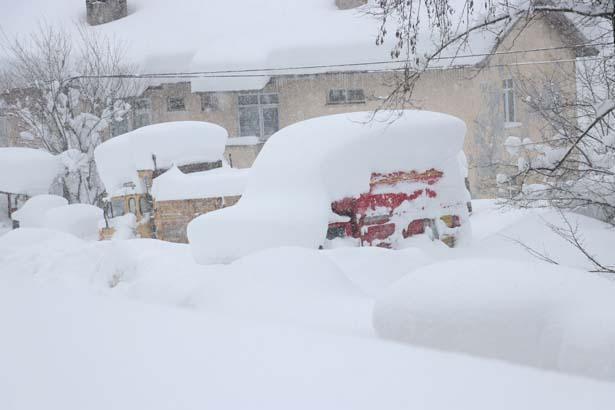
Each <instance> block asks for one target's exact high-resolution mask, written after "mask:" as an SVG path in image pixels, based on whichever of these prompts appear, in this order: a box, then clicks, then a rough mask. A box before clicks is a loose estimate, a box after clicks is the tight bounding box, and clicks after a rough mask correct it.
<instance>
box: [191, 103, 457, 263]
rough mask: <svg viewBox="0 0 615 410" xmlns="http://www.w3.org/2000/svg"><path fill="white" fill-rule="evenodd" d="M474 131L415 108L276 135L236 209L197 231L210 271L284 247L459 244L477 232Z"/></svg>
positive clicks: (198, 222) (196, 250)
mask: <svg viewBox="0 0 615 410" xmlns="http://www.w3.org/2000/svg"><path fill="white" fill-rule="evenodd" d="M465 132H466V126H465V123H464V122H463V121H461V120H460V119H458V118H455V117H452V116H450V115H446V114H441V113H434V112H428V111H416V110H406V111H402V112H385V111H381V112H379V113H378V114H377V115H375V116H374V114H373V113H372V112H359V113H353V114H339V115H332V116H325V117H319V118H314V119H310V120H307V121H303V122H300V123H296V124H293V125H291V126H289V127H286V128H284V129H282V130H280V131H278V132H277V133H276V134H274V135H273V136H272V137H271V138H270V139H269V140H268V141H267V143H266V144H265V146H264V147H263V150H262V151H261V153H260V155H259V157H258V158H257V159H256V161H255V163H254V165H253V167H252V170H251V177H250V179H249V180H248V183H247V186H246V191H245V193H244V195H243V196H242V198H241V199H240V200H239V202H238V203H237V205H235V206H233V207H231V208H226V209H222V210H218V211H215V212H211V213H208V214H206V215H202V216H200V217H199V218H197V219H195V220H194V221H192V222H191V223H190V225H189V226H188V238H189V241H190V244H191V246H192V250H193V254H194V256H195V257H196V259H197V261H199V262H201V263H216V262H230V261H232V260H234V259H236V258H239V257H241V256H244V255H245V254H248V253H251V252H254V251H257V250H260V249H266V248H270V247H277V246H302V247H309V248H319V247H328V246H334V245H336V244H335V243H333V242H335V241H338V240H339V239H342V240H344V241H345V242H351V243H353V244H355V245H361V246H381V247H387V248H400V247H403V246H404V242H405V241H406V240H407V239H408V238H410V237H412V236H415V235H419V234H428V235H429V236H430V237H431V238H432V239H439V240H442V241H443V242H445V243H446V244H448V245H450V246H454V245H455V243H456V242H457V241H458V239H459V238H460V237H461V236H462V232H463V231H464V230H465V229H466V227H467V225H468V218H467V216H468V209H467V205H466V204H467V202H468V200H469V193H468V191H467V189H466V186H465V181H464V177H465V174H464V172H465V171H464V170H462V167H461V165H460V162H461V161H460V159H459V157H460V155H463V154H462V148H463V140H464V136H465Z"/></svg>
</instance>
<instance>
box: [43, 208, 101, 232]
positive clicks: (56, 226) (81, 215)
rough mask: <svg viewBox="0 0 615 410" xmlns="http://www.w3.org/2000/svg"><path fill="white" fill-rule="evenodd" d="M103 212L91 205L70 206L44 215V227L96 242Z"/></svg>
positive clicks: (51, 210) (55, 209) (49, 211)
mask: <svg viewBox="0 0 615 410" xmlns="http://www.w3.org/2000/svg"><path fill="white" fill-rule="evenodd" d="M101 219H103V210H102V209H100V208H98V207H95V206H93V205H87V204H71V205H64V206H59V207H55V208H52V209H50V210H48V211H47V212H46V213H45V223H44V227H45V228H48V229H53V230H57V231H61V232H66V233H70V234H73V235H75V236H77V237H79V238H81V239H88V240H97V239H98V225H99V222H100V220H101Z"/></svg>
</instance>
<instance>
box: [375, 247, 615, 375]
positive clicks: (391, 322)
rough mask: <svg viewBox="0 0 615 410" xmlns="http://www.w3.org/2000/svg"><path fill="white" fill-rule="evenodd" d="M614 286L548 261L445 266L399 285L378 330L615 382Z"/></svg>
mask: <svg viewBox="0 0 615 410" xmlns="http://www.w3.org/2000/svg"><path fill="white" fill-rule="evenodd" d="M613 294H615V282H613V281H609V280H607V279H604V278H601V277H599V276H597V275H594V274H591V273H588V272H583V271H577V270H573V269H569V268H564V267H560V266H554V265H548V264H542V263H536V262H535V263H520V262H513V261H507V260H503V259H502V260H500V259H467V260H454V261H449V262H442V263H438V264H435V265H431V266H428V267H425V268H422V269H419V270H417V271H415V272H413V273H411V274H409V275H408V276H406V277H405V278H403V279H401V280H400V281H398V282H397V283H395V284H394V285H393V286H391V288H390V289H389V290H387V291H386V292H385V294H383V295H382V296H381V297H380V298H379V299H378V301H377V303H376V306H375V309H374V319H373V323H374V327H375V328H376V330H377V332H378V333H379V334H380V335H381V336H383V337H385V338H389V339H394V340H399V341H404V342H408V343H412V344H416V345H422V346H427V347H431V348H436V349H443V350H451V351H458V352H465V353H469V354H473V355H477V356H485V357H492V358H499V359H503V360H508V361H512V362H517V363H521V364H526V365H531V366H536V367H541V368H546V369H552V370H557V371H563V372H570V373H576V374H580V375H585V376H591V377H595V378H602V379H609V380H615V302H614V299H613Z"/></svg>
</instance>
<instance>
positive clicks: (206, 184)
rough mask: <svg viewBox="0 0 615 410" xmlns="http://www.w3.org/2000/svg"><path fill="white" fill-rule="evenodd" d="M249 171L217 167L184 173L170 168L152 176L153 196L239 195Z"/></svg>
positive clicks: (193, 197) (189, 197) (211, 196)
mask: <svg viewBox="0 0 615 410" xmlns="http://www.w3.org/2000/svg"><path fill="white" fill-rule="evenodd" d="M249 172H250V170H249V169H235V168H216V169H212V170H209V171H203V172H194V173H191V174H184V173H183V172H181V170H180V169H179V168H177V167H173V168H171V169H170V170H168V171H167V172H165V173H164V174H162V175H160V176H159V177H157V178H156V179H154V183H153V185H152V196H153V197H154V199H155V200H156V201H173V200H182V199H195V198H214V197H225V196H236V195H241V194H243V191H244V190H245V187H246V180H247V177H248V175H249Z"/></svg>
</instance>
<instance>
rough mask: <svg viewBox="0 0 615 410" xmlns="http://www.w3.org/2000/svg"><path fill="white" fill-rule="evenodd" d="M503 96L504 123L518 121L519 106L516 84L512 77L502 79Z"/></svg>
mask: <svg viewBox="0 0 615 410" xmlns="http://www.w3.org/2000/svg"><path fill="white" fill-rule="evenodd" d="M502 96H503V109H504V123H515V122H517V107H516V103H515V84H514V82H513V79H512V78H507V79H505V80H502Z"/></svg>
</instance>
